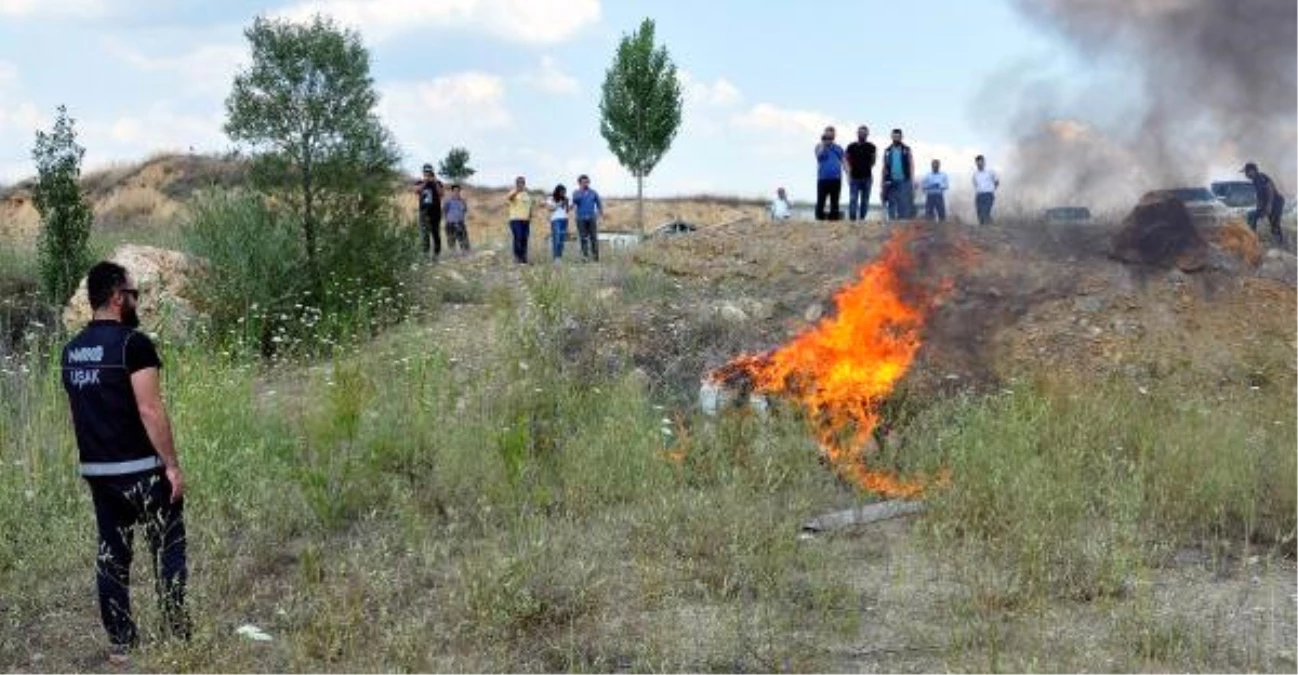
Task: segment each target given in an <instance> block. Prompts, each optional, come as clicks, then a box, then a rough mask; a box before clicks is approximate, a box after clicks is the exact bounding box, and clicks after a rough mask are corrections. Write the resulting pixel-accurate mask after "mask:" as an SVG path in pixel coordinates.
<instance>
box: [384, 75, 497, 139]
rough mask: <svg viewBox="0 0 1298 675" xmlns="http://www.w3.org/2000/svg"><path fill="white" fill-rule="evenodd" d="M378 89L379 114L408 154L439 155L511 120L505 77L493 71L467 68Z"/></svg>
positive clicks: (495, 129)
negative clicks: (463, 70) (379, 96)
mask: <svg viewBox="0 0 1298 675" xmlns="http://www.w3.org/2000/svg"><path fill="white" fill-rule="evenodd" d="M379 89H380V94H381V98H380V99H379V105H378V112H379V115H380V117H382V118H383V121H384V123H385V124H386V125H387V126H388V128H389V129H391V130H392V132H393V133H394V134H395V135H396V137H397V140H398V141H399V142H400V143H401V144H402V148H403V149H404V150H405V151H406V153H407V154H413V155H415V156H417V157H422V158H431V157H433V156H434V155H435V154H436V155H437V156H439V157H440V156H441V153H444V152H445V150H446V148H447V147H449V146H451V145H464V144H466V143H468V141H470V140H473V139H475V138H477V137H479V135H480V134H482V133H485V132H493V131H497V130H501V129H507V128H509V127H510V126H512V125H513V123H514V118H513V115H511V114H510V111H509V108H508V106H507V105H506V101H505V92H506V88H505V81H504V80H503V79H502V78H500V77H498V76H496V75H490V74H487V73H481V72H474V71H470V72H463V73H454V74H450V75H443V76H441V77H437V78H435V79H433V80H429V81H426V82H396V83H392V84H387V85H380V87H379ZM420 161H424V160H422V159H421V160H420Z"/></svg>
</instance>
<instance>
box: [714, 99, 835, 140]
mask: <svg viewBox="0 0 1298 675" xmlns="http://www.w3.org/2000/svg"><path fill="white" fill-rule="evenodd" d="M730 121H731V123H732V124H734V125H735V126H736V127H739V128H741V129H748V130H750V131H768V132H774V133H779V134H786V135H790V136H808V137H811V138H812V142H813V143H814V142H815V139H816V138H817V137H819V135H820V132H821V131H823V130H824V128H825V127H826V126H830V125H832V124H833V123H834V121H833V117H832V116H831V115H828V114H826V113H822V112H817V111H814V110H797V109H794V108H780V107H778V106H775V105H772V104H770V103H758V104H757V105H754V106H753V107H752V108H749V109H748V110H746V111H744V112H741V113H736V114H735V115H733V116H732V117H731V118H730Z"/></svg>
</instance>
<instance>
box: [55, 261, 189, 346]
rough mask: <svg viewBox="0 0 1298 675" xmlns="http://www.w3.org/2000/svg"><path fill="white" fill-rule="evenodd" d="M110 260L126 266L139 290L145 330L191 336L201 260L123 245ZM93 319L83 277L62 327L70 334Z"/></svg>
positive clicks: (69, 302)
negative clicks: (192, 283)
mask: <svg viewBox="0 0 1298 675" xmlns="http://www.w3.org/2000/svg"><path fill="white" fill-rule="evenodd" d="M108 259H109V260H111V261H113V262H115V263H117V264H119V265H121V266H122V267H125V268H126V271H127V272H128V273H129V274H130V275H131V278H132V279H134V281H135V285H136V287H137V288H139V289H140V309H139V312H140V323H141V328H142V329H144V330H145V331H147V332H159V333H163V334H165V335H167V336H168V337H176V336H183V335H186V334H187V333H188V331H189V328H190V327H191V324H192V320H193V319H194V318H195V317H196V316H197V312H196V311H195V310H194V307H193V303H192V302H191V296H190V294H189V291H190V289H189V283H190V280H191V279H192V278H193V277H194V276H195V275H196V274H198V273H199V272H201V271H202V269H203V266H204V263H203V261H202V260H200V259H198V258H194V257H192V256H189V255H186V254H184V253H181V252H180V251H171V250H168V249H165V248H155V247H153V246H140V245H138V244H123V245H122V246H119V247H117V249H116V250H115V251H113V254H112V255H111V256H109V258H108ZM90 316H91V310H90V302H89V299H88V293H87V291H86V280H85V278H84V277H82V279H81V284H80V285H78V286H77V291H76V293H73V295H72V299H71V300H68V304H67V306H66V307H65V308H64V309H63V325H64V327H66V328H67V329H68V330H69V331H76V330H80V328H81V327H82V326H84V325H86V323H88V322H89V321H90Z"/></svg>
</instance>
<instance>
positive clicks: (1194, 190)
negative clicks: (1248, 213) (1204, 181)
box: [1157, 187, 1231, 222]
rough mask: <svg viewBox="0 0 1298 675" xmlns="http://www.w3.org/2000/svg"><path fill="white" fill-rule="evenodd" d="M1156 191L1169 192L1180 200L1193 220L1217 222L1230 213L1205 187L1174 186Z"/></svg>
mask: <svg viewBox="0 0 1298 675" xmlns="http://www.w3.org/2000/svg"><path fill="white" fill-rule="evenodd" d="M1157 192H1161V193H1164V194H1171V195H1172V196H1173V197H1176V198H1177V199H1179V200H1181V203H1182V204H1185V210H1186V211H1189V212H1190V217H1191V218H1193V219H1194V220H1200V221H1211V222H1218V221H1221V220H1225V219H1226V218H1227V217H1229V216H1230V215H1231V212H1230V209H1228V208H1226V205H1225V204H1222V203H1221V201H1220V200H1219V199H1217V195H1215V194H1213V193H1212V190H1209V189H1208V188H1206V187H1175V188H1170V189H1166V190H1158V191H1157Z"/></svg>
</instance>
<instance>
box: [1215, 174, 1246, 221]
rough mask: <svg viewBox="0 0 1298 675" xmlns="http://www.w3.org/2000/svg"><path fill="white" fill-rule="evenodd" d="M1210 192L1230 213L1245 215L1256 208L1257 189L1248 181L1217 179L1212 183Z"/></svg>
mask: <svg viewBox="0 0 1298 675" xmlns="http://www.w3.org/2000/svg"><path fill="white" fill-rule="evenodd" d="M1212 193H1213V194H1214V195H1216V196H1217V199H1218V201H1220V202H1221V203H1222V205H1223V206H1225V207H1226V209H1227V210H1228V211H1230V213H1231V214H1232V215H1236V216H1247V215H1248V214H1249V213H1251V212H1252V211H1253V209H1256V208H1257V189H1256V188H1254V187H1253V184H1252V183H1251V182H1249V181H1246V180H1225V181H1217V182H1215V183H1213V184H1212Z"/></svg>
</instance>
